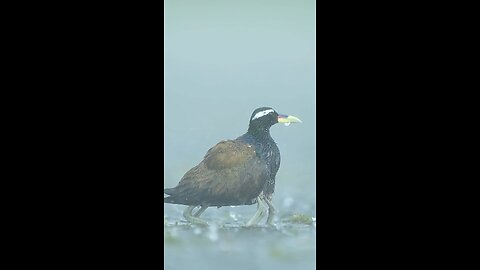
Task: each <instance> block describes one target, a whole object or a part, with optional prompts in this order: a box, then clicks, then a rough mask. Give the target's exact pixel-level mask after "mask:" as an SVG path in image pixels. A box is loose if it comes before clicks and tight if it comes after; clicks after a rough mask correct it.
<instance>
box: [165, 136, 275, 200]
mask: <svg viewBox="0 0 480 270" xmlns="http://www.w3.org/2000/svg"><path fill="white" fill-rule="evenodd" d="M269 177H270V170H269V168H268V166H267V164H266V163H265V161H264V160H262V159H261V158H260V156H259V155H257V152H256V149H255V146H254V145H253V144H249V143H247V142H245V141H242V140H228V141H222V142H220V143H218V144H217V145H215V146H214V147H212V148H211V149H210V150H208V152H207V154H206V155H205V157H204V159H203V160H202V162H200V164H198V165H197V166H195V167H193V168H192V169H190V170H189V171H188V172H187V173H186V174H185V175H184V176H183V178H182V179H181V180H180V182H179V183H178V185H177V186H176V187H175V188H171V189H165V190H164V192H165V193H166V194H168V195H170V197H166V198H164V202H165V203H174V204H184V205H206V206H219V207H220V206H229V205H249V204H253V203H255V200H256V197H257V196H258V195H259V194H260V193H261V191H262V189H263V187H264V186H265V183H266V182H267V180H268V179H269Z"/></svg>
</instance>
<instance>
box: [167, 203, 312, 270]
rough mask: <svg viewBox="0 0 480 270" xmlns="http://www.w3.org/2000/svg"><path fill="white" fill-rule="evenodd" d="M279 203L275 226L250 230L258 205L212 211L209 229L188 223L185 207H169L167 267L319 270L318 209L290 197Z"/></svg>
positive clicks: (208, 217) (207, 216) (207, 214)
mask: <svg viewBox="0 0 480 270" xmlns="http://www.w3.org/2000/svg"><path fill="white" fill-rule="evenodd" d="M274 203H276V204H277V209H278V210H279V213H278V215H277V216H276V217H275V219H274V225H272V226H267V225H265V218H264V219H263V220H262V221H261V222H260V224H259V226H257V227H245V223H246V222H247V221H248V219H249V218H250V217H251V216H253V214H254V213H255V211H256V206H255V205H252V206H240V207H222V208H219V209H217V208H209V209H207V211H206V212H205V213H204V214H203V215H202V218H203V219H205V220H206V221H208V222H209V223H210V225H209V226H200V225H192V224H189V223H187V222H186V221H185V219H184V218H183V216H182V212H183V210H184V209H185V206H180V205H170V204H166V205H165V206H164V209H165V226H164V247H165V251H164V252H165V254H164V262H165V265H164V266H165V269H166V270H176V269H179V270H180V269H182V270H183V269H210V270H216V269H222V270H226V269H229V270H230V269H231V270H235V269H242V270H246V269H248V270H255V269H276V270H281V269H285V270H286V269H302V270H307V269H314V268H315V263H316V261H315V241H316V218H315V205H309V204H302V203H297V202H296V201H294V200H293V198H290V197H286V198H283V199H279V201H277V202H276V201H275V200H274ZM285 206H288V208H284V207H285Z"/></svg>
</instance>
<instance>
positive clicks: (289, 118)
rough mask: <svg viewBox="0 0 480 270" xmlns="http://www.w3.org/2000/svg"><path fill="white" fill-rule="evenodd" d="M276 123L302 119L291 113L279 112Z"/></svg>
mask: <svg viewBox="0 0 480 270" xmlns="http://www.w3.org/2000/svg"><path fill="white" fill-rule="evenodd" d="M278 123H302V120H300V119H298V117H295V116H293V115H284V114H279V115H278Z"/></svg>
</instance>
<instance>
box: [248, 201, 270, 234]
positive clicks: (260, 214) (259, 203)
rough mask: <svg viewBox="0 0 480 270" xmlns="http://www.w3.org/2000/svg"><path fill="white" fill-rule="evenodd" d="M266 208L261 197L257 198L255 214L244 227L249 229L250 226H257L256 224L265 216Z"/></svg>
mask: <svg viewBox="0 0 480 270" xmlns="http://www.w3.org/2000/svg"><path fill="white" fill-rule="evenodd" d="M266 208H267V206H266V205H265V202H264V201H263V198H262V197H261V196H258V197H257V212H256V213H255V215H253V217H252V218H251V219H250V220H249V221H248V222H247V224H246V226H247V227H250V226H252V225H257V224H258V222H260V220H261V219H262V218H263V216H265V211H266Z"/></svg>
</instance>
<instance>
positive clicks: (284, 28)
mask: <svg viewBox="0 0 480 270" xmlns="http://www.w3.org/2000/svg"><path fill="white" fill-rule="evenodd" d="M164 7H165V9H164V10H165V13H164V15H165V16H164V18H165V21H164V22H165V23H164V25H165V28H164V30H165V34H164V59H165V60H164V75H165V86H164V89H165V90H164V95H165V96H164V97H165V98H164V102H165V104H164V105H165V106H164V108H165V111H164V119H163V120H164V133H165V137H164V138H165V141H164V146H165V152H164V160H165V163H164V169H165V170H164V176H165V178H164V179H165V180H164V186H165V187H173V186H175V185H176V184H177V183H178V181H179V180H180V179H181V177H182V176H183V174H184V173H185V172H186V171H187V170H188V169H190V168H191V167H193V166H195V165H196V164H198V163H199V162H200V161H201V160H202V158H203V156H204V154H205V153H206V151H207V150H208V149H209V148H210V147H212V146H213V145H215V144H216V143H218V142H219V141H221V140H225V139H235V138H236V137H238V136H240V135H242V134H243V133H245V132H246V130H247V128H248V120H249V117H250V115H251V113H252V112H253V110H254V109H256V108H257V107H262V106H269V107H273V108H274V109H275V110H276V111H277V112H279V113H283V114H291V115H294V116H297V117H299V118H300V119H302V121H303V123H301V124H292V125H290V126H288V127H286V126H283V125H280V124H279V125H275V126H273V127H272V128H271V135H272V137H273V138H274V140H275V141H276V142H277V144H278V147H279V149H280V152H281V156H282V163H281V166H280V170H279V172H278V174H277V178H276V192H275V194H274V204H275V205H276V206H277V208H278V210H279V217H278V218H277V219H276V221H277V222H279V221H280V219H281V217H282V215H287V214H293V213H301V214H305V215H310V216H312V217H316V206H315V203H316V194H315V186H316V184H315V183H316V172H315V157H316V144H315V135H316V134H315V130H316V116H315V110H316V104H315V65H316V63H315V46H316V44H315V39H316V36H315V35H316V32H315V31H316V29H315V1H311V0H306V1H261V0H260V1H238V0H237V1H205V0H198V1H193V0H189V1H182V0H166V1H165V2H164ZM164 209H165V215H166V216H167V217H168V218H171V219H175V218H176V219H178V220H181V219H183V217H182V215H181V212H182V211H183V209H184V207H183V206H177V205H170V204H167V205H165V206H164ZM255 210H256V207H255V206H242V207H236V208H234V209H233V212H235V213H239V214H244V216H245V218H248V217H249V216H251V215H253V213H254V212H255ZM230 211H232V209H228V208H220V209H216V208H210V209H208V210H207V211H206V212H205V214H204V215H203V216H202V217H204V216H205V218H207V219H208V218H212V219H215V218H218V219H221V218H224V217H225V216H227V218H228V216H229V214H226V213H227V212H228V213H230ZM185 233H186V235H187V236H185V237H186V238H184V239H185V241H189V240H188V239H189V238H188V231H187V232H185ZM309 233H310V234H307V235H303V236H302V234H299V235H300V236H299V237H300V238H294V239H289V238H286V239H285V241H286V242H282V243H277V244H278V245H279V246H284V247H282V248H284V249H285V250H284V251H286V250H290V249H293V250H295V249H297V250H304V249H305V250H307V251H305V250H304V253H305V252H306V253H307V254H309V253H308V252H312V251H314V249H315V247H314V240H311V241H306V240H305V239H303V238H301V237H310V236H311V232H309ZM273 235H275V234H274V233H272V234H271V236H270V237H273ZM192 237H194V236H193V235H192ZM232 237H234V236H232ZM265 237H266V238H264V239H263V240H262V241H263V242H262V243H264V244H265V248H268V247H269V242H270V241H269V239H268V237H269V236H265ZM182 239H183V238H182ZM245 239H249V238H248V237H245ZM299 239H300V240H299ZM287 240H288V241H287ZM217 241H222V239H221V237H220V239H219V240H217ZM295 241H300V243H302V244H301V245H304V246H302V247H295V246H293V245H298V243H299V242H295ZM239 245H245V246H244V248H242V249H241V250H245V253H244V254H243V255H245V256H246V254H249V255H248V257H250V258H252V256H254V255H252V254H264V255H259V256H260V257H258V258H256V260H258V261H259V262H262V261H265V262H269V261H271V263H270V264H269V263H266V264H264V265H263V267H260V266H259V265H257V264H256V263H252V262H251V261H250V262H249V263H248V265H247V264H246V265H244V266H245V267H246V266H248V267H249V269H270V268H272V267H274V266H275V269H283V268H282V265H283V266H284V267H286V268H285V269H294V268H297V267H300V266H301V267H302V269H311V268H310V267H314V265H315V260H314V254H313V255H312V254H310V255H309V256H307V257H302V256H300V257H294V258H296V259H293V260H290V261H288V262H289V263H290V264H289V263H287V262H285V263H283V264H282V263H280V264H278V262H277V263H274V261H275V260H277V259H278V258H275V257H271V256H270V257H269V255H268V254H283V253H282V252H283V251H282V250H280V251H279V252H273V253H271V252H266V253H262V252H260V253H256V252H255V251H252V250H251V248H252V247H251V246H250V245H249V244H248V243H240V244H239ZM289 245H292V246H289ZM309 245H310V246H309ZM261 246H262V245H259V247H261ZM165 247H166V250H165V267H166V269H182V266H179V265H178V264H175V263H174V261H175V260H177V259H181V254H178V253H181V252H186V250H192V252H191V254H196V252H194V251H195V250H196V249H195V247H188V248H186V247H184V248H182V246H180V248H179V246H178V245H177V246H174V247H172V248H170V246H169V245H168V244H167V243H166V244H165ZM211 248H212V249H211V252H213V253H209V252H207V251H206V250H208V248H207V249H205V252H204V253H203V255H198V257H197V259H198V260H197V262H196V263H197V264H200V265H202V263H207V261H209V259H207V258H210V259H211V258H214V257H215V256H214V255H212V254H215V252H219V254H222V252H221V251H219V250H215V248H213V247H211ZM247 251H248V252H247ZM252 252H253V253H252ZM167 254H168V256H167ZM175 254H176V255H175ZM224 255H225V254H224ZM243 255H242V252H240V253H238V254H237V255H236V256H234V258H235V259H233V257H232V260H234V261H235V265H238V264H240V266H238V267H239V269H246V268H242V263H241V262H242V259H241V258H242V256H243ZM175 256H177V257H178V258H177V257H175ZM191 256H195V255H191ZM225 256H226V255H225ZM262 256H264V257H262ZM227 257H228V256H227ZM202 258H203V260H202ZM299 258H302V259H299ZM232 260H230V261H229V260H228V259H223V261H224V262H223V263H221V264H220V265H219V266H218V269H235V267H233V266H232V267H231V268H225V267H226V265H228V263H229V262H233V261H232ZM269 265H270V266H269ZM176 267H177V268H176ZM183 267H188V264H187V265H184V266H183ZM192 267H194V266H193V265H192ZM209 267H211V266H209ZM291 267H294V268H291ZM211 269H217V268H215V267H213V268H211ZM272 269H273V268H272Z"/></svg>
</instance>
